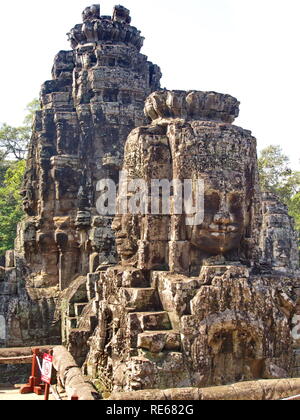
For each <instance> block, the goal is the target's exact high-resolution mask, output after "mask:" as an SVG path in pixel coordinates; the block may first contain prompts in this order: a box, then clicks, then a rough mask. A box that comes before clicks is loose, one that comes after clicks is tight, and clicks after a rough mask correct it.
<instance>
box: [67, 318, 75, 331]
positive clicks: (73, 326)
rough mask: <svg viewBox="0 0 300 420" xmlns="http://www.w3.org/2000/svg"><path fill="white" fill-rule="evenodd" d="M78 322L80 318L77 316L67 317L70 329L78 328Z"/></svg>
mask: <svg viewBox="0 0 300 420" xmlns="http://www.w3.org/2000/svg"><path fill="white" fill-rule="evenodd" d="M77 322H78V318H77V317H73V316H72V317H71V316H69V317H67V329H68V330H73V329H75V328H77Z"/></svg>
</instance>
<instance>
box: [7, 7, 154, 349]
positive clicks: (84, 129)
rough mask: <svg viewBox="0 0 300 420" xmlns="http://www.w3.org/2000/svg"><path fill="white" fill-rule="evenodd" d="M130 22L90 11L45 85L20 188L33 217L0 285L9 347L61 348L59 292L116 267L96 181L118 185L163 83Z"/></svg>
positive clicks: (118, 13)
mask: <svg viewBox="0 0 300 420" xmlns="http://www.w3.org/2000/svg"><path fill="white" fill-rule="evenodd" d="M130 20H131V19H130V12H129V10H127V9H126V8H124V7H122V6H116V7H115V9H114V11H113V18H111V17H108V16H101V15H100V5H92V6H91V7H88V8H86V9H85V10H84V12H83V23H82V24H79V25H76V26H75V27H74V28H73V29H72V30H71V31H70V34H69V38H70V41H71V45H72V50H71V51H60V52H59V53H58V54H57V55H56V57H55V60H54V65H53V69H52V80H50V81H46V82H45V83H44V84H43V86H42V89H41V96H40V99H41V111H39V112H37V113H36V118H35V123H34V127H33V136H32V139H31V142H30V147H29V154H28V160H27V169H26V174H25V179H24V184H23V191H22V195H23V199H24V201H23V202H24V210H25V212H26V213H27V215H28V217H27V218H26V220H25V221H24V222H22V223H21V224H20V226H19V228H18V236H17V239H16V256H17V259H16V264H14V266H13V267H14V268H13V269H12V270H14V272H15V273H17V274H16V276H17V280H16V281H15V282H14V283H11V282H10V283H9V284H8V282H7V281H5V282H4V283H3V285H2V283H0V314H1V313H5V314H7V312H9V313H11V314H13V315H8V316H7V323H8V325H7V337H8V341H7V345H15V346H17V345H20V346H22V345H27V344H28V345H32V344H36V345H41V344H43V343H44V340H46V343H45V344H49V343H51V344H55V343H59V342H60V321H59V320H60V313H59V309H58V308H59V307H60V306H59V304H58V297H59V296H60V295H61V291H63V290H65V289H68V287H69V286H70V285H71V284H72V282H73V281H75V284H77V283H76V279H77V278H80V277H81V276H87V274H88V273H89V272H94V271H95V270H96V269H97V268H99V267H108V266H110V265H112V264H115V263H116V251H115V243H114V235H113V232H112V230H111V223H112V219H111V218H109V217H107V218H106V217H103V218H101V216H100V215H99V214H98V212H97V209H96V202H97V198H98V195H99V193H98V192H97V191H96V184H97V182H98V181H99V180H101V179H103V178H104V179H107V178H109V179H113V180H118V172H119V169H120V167H121V166H122V162H123V152H124V143H125V140H126V138H127V136H128V134H129V133H130V131H131V130H132V129H133V128H134V127H137V126H139V125H141V124H144V123H145V122H146V118H145V116H144V113H143V108H144V101H145V99H146V98H147V96H148V95H149V94H150V93H151V92H152V91H155V90H157V89H159V87H160V85H159V81H160V78H161V72H160V69H159V67H158V66H156V65H154V64H152V63H151V62H149V61H148V60H147V57H146V56H145V55H143V54H141V53H140V49H141V47H142V43H143V38H142V37H141V35H140V31H138V30H137V29H136V28H134V27H132V26H130ZM85 278H86V277H85ZM86 280H87V278H86ZM79 283H80V282H79ZM2 292H3V293H4V294H3V293H2ZM8 292H9V293H10V294H8ZM2 295H3V296H5V297H2ZM78 295H79V298H78V299H79V300H80V299H83V298H82V296H81V297H80V291H78ZM31 299H32V300H33V301H32V302H31ZM4 300H5V302H4ZM75 300H76V299H75ZM12 302H15V303H14V305H13V304H12ZM80 303H81V304H82V303H87V298H86V299H85V300H84V299H83V301H82V300H81V302H80ZM70 304H71V305H72V304H73V303H70ZM20 306H22V309H21V308H20ZM82 306H84V305H82ZM63 307H66V308H67V307H68V305H67V304H66V305H65V306H64V305H63ZM2 310H3V311H4V312H2ZM66 312H70V311H69V309H66ZM18 313H21V314H22V315H21V316H20V317H18V316H17V314H18ZM37 313H38V314H39V315H38V318H39V320H38V321H37V320H36V319H32V317H33V316H36V314H37ZM74 315H75V313H74ZM11 316H14V320H13V321H12V324H10V322H11V321H10V317H11ZM68 316H69V318H72V316H70V315H69V314H68ZM24 317H25V318H27V320H24V319H23V318H24ZM21 318H22V319H21ZM73 318H74V317H73ZM38 323H40V324H43V327H40V325H39V326H38V327H37V328H36V325H37V324H38ZM53 325H55V326H56V327H55V328H54V327H53ZM68 325H72V327H74V321H72V320H71V321H70V322H69V324H68ZM35 328H36V331H35ZM70 329H71V328H69V327H68V332H66V337H67V336H68V333H69V332H70ZM19 330H22V331H23V332H22V333H20V331H19ZM41 330H43V332H42V333H41ZM64 334H65V332H64ZM10 340H11V341H10Z"/></svg>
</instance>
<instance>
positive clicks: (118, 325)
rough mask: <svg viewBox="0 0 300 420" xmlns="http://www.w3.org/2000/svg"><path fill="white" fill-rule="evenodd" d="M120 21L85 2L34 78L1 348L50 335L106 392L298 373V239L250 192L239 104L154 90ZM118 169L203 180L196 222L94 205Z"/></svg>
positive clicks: (2, 283)
mask: <svg viewBox="0 0 300 420" xmlns="http://www.w3.org/2000/svg"><path fill="white" fill-rule="evenodd" d="M130 22H131V18H130V16H129V11H128V10H127V9H125V8H124V7H122V6H116V7H115V9H114V11H113V15H112V17H111V16H101V15H100V6H99V5H93V6H92V7H89V8H87V9H85V11H84V12H83V24H80V25H76V26H75V27H74V28H73V29H72V30H71V31H70V33H69V38H70V41H71V45H72V51H61V52H59V53H58V55H57V56H56V57H55V61H54V66H53V71H52V75H53V79H52V80H51V81H48V82H46V83H44V85H43V86H42V90H41V105H42V109H41V111H39V112H37V114H36V119H35V124H34V130H33V136H32V140H31V143H30V150H29V156H28V162H27V171H26V175H25V179H24V188H23V191H22V195H23V197H24V209H25V211H26V213H27V217H26V218H25V219H24V221H23V222H22V223H20V225H19V227H18V236H17V239H16V245H15V250H14V251H10V252H8V253H7V255H6V266H5V268H1V269H0V346H7V347H8V346H23V345H33V344H37V345H42V344H56V343H60V342H61V339H62V341H63V344H65V345H66V346H67V347H68V348H69V350H70V351H71V353H72V354H73V356H74V357H75V359H76V361H77V362H78V363H80V364H81V365H82V366H83V371H84V372H85V374H87V375H89V376H90V377H92V378H93V379H95V380H98V381H99V383H100V384H101V387H102V388H106V389H107V390H109V391H112V390H114V391H135V390H143V389H154V388H158V389H167V388H179V387H198V388H200V387H203V386H209V385H221V384H227V383H233V382H238V381H243V380H255V379H259V378H269V379H272V378H283V377H293V376H299V369H300V341H299V340H300V333H299V328H300V327H299V322H300V306H299V298H298V296H300V285H299V271H298V269H299V266H298V263H299V255H298V249H297V237H296V234H295V231H294V228H293V221H292V219H291V218H290V217H289V216H288V212H287V209H286V207H285V206H283V205H282V204H281V203H279V202H278V200H277V198H276V197H274V196H272V195H270V194H266V193H264V194H262V193H261V192H260V190H259V182H258V170H257V157H256V140H255V138H254V137H253V136H252V134H251V132H249V131H246V130H243V129H242V128H239V127H237V126H235V125H233V122H234V120H235V118H236V117H237V116H238V114H239V103H238V101H237V100H236V99H235V98H233V97H231V96H229V95H222V94H218V93H215V92H197V91H191V92H183V91H167V90H161V89H160V78H161V72H160V69H159V67H158V66H156V65H154V64H152V63H150V62H149V61H147V57H146V56H144V55H142V54H141V53H140V50H141V47H142V45H143V38H142V37H141V34H140V32H139V31H138V30H137V29H136V28H135V27H133V26H130ZM126 139H127V141H126ZM121 169H123V170H126V171H127V172H128V174H129V179H130V180H134V179H143V180H144V181H145V182H146V184H147V185H148V186H149V187H150V185H151V179H168V180H170V181H172V180H173V179H179V180H184V179H199V178H201V179H203V180H204V181H205V188H204V197H205V200H204V203H205V207H204V221H203V223H202V224H201V225H196V226H191V225H190V224H189V223H187V219H190V218H191V215H189V214H182V215H180V214H176V211H174V207H172V206H171V208H172V209H173V210H172V211H171V212H170V214H169V215H156V216H154V215H143V214H137V215H131V214H124V215H122V216H118V215H117V216H116V217H115V218H114V220H113V217H110V216H101V215H99V213H98V212H97V210H96V202H97V199H98V197H99V195H100V194H101V191H97V190H99V188H98V187H97V183H98V181H99V180H101V179H108V178H109V179H112V180H114V181H115V182H116V183H117V182H118V180H119V171H120V170H121ZM193 193H195V191H193ZM115 238H116V245H115Z"/></svg>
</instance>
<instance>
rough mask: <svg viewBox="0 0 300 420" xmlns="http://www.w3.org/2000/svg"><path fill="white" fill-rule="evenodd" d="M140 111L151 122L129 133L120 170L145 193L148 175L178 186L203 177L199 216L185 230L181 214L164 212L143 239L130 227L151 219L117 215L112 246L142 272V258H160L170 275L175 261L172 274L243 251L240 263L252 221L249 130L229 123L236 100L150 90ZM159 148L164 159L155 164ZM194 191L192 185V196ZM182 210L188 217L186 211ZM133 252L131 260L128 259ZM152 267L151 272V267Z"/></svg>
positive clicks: (253, 157)
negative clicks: (141, 182) (167, 216)
mask: <svg viewBox="0 0 300 420" xmlns="http://www.w3.org/2000/svg"><path fill="white" fill-rule="evenodd" d="M145 113H146V115H147V116H148V117H149V118H150V119H152V120H153V121H152V124H151V125H149V126H147V127H141V128H140V129H136V130H134V131H133V132H132V133H131V134H130V136H129V138H128V140H127V143H126V147H125V158H124V168H123V169H124V170H126V171H127V172H128V173H129V174H130V178H131V179H140V178H142V179H143V180H144V181H145V182H146V184H147V186H148V187H149V190H150V186H151V181H152V178H153V176H154V175H153V174H155V179H159V180H162V179H168V180H169V181H172V180H180V181H181V182H182V184H184V181H185V180H192V183H193V182H194V181H197V180H203V181H204V217H203V220H202V222H201V224H199V223H194V224H192V225H189V223H188V224H187V226H185V224H184V220H185V217H184V215H182V216H183V217H181V218H180V216H179V217H178V213H176V212H175V214H173V213H172V211H171V214H170V220H172V223H171V225H170V229H169V230H168V229H165V228H164V225H165V221H164V219H163V216H162V217H161V221H160V222H159V221H157V220H156V221H155V223H156V227H155V229H153V232H159V233H158V234H157V235H156V237H154V236H155V235H153V234H152V235H148V237H144V236H143V232H144V230H145V229H140V230H139V232H137V231H136V227H134V224H135V223H137V224H139V225H140V227H141V226H145V225H146V226H150V220H151V216H148V215H141V216H140V218H139V219H135V221H134V218H133V217H132V216H129V215H127V216H126V217H125V216H122V218H117V219H116V221H115V225H117V224H118V223H119V225H120V226H119V228H117V229H116V230H117V233H116V236H117V244H118V250H119V253H120V254H121V255H122V258H123V260H124V259H125V260H127V261H128V260H130V259H131V260H132V261H139V268H145V267H146V266H147V261H148V262H149V261H155V260H156V261H159V262H161V261H162V260H163V258H165V259H166V261H165V265H166V266H168V265H169V267H172V270H173V271H176V270H177V268H174V267H176V266H178V264H176V261H177V262H178V261H182V263H180V265H181V267H182V270H181V269H180V268H179V272H184V273H186V272H189V273H194V272H198V271H197V270H198V268H199V267H200V266H201V264H202V262H203V261H204V260H207V258H209V257H210V256H218V255H225V256H226V259H229V260H230V258H231V257H234V261H236V258H238V257H239V256H240V255H241V256H242V254H243V259H244V254H245V253H244V250H245V249H246V248H247V245H246V242H247V241H245V239H246V237H247V239H250V238H251V239H253V225H254V223H255V217H256V213H255V212H256V210H255V201H256V194H257V186H258V182H257V159H256V141H255V139H254V138H253V137H252V136H251V133H250V132H249V131H246V130H243V129H241V128H239V127H236V126H233V125H232V124H231V123H232V121H233V120H234V118H235V117H236V116H237V115H238V102H237V101H236V99H234V98H232V97H230V96H228V95H221V94H216V93H213V92H188V93H187V92H182V91H179V92H166V91H162V92H155V93H153V94H152V95H150V97H149V98H148V99H147V101H146V106H145ZM164 147H165V148H166V150H167V151H168V153H169V157H168V154H167V155H166V156H167V157H166V158H165V159H163V161H161V160H160V159H159V156H162V153H163V150H164V149H163V148H164ZM153 150H156V151H157V153H156V154H155V153H154V152H153ZM196 183H197V182H196ZM193 185H194V184H193ZM196 194H198V192H197V191H196V190H194V187H193V190H192V196H193V197H194V198H195V195H196ZM185 213H186V219H189V220H191V215H190V214H188V211H187V210H186V211H185ZM175 220H176V221H175ZM159 223H160V226H161V228H159ZM167 223H168V222H167ZM178 223H179V224H180V226H178ZM134 231H135V232H134ZM148 231H149V229H148ZM141 232H142V236H141ZM158 242H160V246H157V244H158ZM154 243H155V245H154ZM252 246H253V245H252ZM163 248H165V249H167V251H166V252H164V251H163ZM240 250H242V251H240ZM137 253H138V254H139V259H138V258H137V257H136V256H135V258H133V257H134V254H137ZM150 254H151V255H150ZM153 254H155V255H153ZM187 260H189V261H187ZM143 264H144V265H143ZM149 266H150V267H152V265H151V263H150V265H149ZM149 266H148V268H149ZM161 266H162V267H161V269H164V264H161ZM152 269H157V267H156V266H155V264H154V265H153V267H152Z"/></svg>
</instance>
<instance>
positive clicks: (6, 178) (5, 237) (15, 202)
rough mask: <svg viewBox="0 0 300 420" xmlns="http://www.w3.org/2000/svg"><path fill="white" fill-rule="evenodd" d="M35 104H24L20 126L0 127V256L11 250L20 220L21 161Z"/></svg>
mask: <svg viewBox="0 0 300 420" xmlns="http://www.w3.org/2000/svg"><path fill="white" fill-rule="evenodd" d="M38 109H39V101H38V100H37V99H34V100H33V101H32V102H30V104H28V106H27V108H26V111H27V114H26V117H25V119H24V125H23V126H21V127H12V126H10V125H8V124H3V125H2V126H1V127H0V256H1V255H3V254H4V253H5V251H7V250H9V249H12V248H13V247H14V239H15V237H16V229H17V224H18V223H19V222H20V220H21V219H22V217H23V215H24V213H23V210H22V199H21V196H20V194H19V191H20V189H21V185H22V181H23V176H24V172H25V158H26V154H27V149H28V144H29V141H30V137H31V131H32V123H33V118H34V114H35V111H36V110H38Z"/></svg>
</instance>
